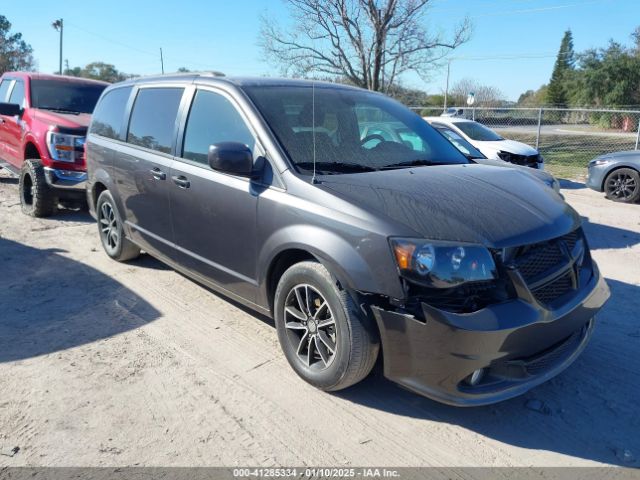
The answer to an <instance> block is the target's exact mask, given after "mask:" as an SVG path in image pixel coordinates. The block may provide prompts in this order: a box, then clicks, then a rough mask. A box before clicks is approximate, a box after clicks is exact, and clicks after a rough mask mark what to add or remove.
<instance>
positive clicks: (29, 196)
mask: <svg viewBox="0 0 640 480" xmlns="http://www.w3.org/2000/svg"><path fill="white" fill-rule="evenodd" d="M18 188H19V191H20V206H21V207H22V213H24V214H26V215H29V216H32V217H48V216H50V215H53V213H55V211H56V206H57V203H58V199H57V198H56V195H55V192H54V191H53V190H52V189H51V187H49V185H48V184H47V180H46V177H45V174H44V167H43V166H42V162H41V161H40V160H25V161H24V163H23V164H22V168H21V169H20V180H19V181H18Z"/></svg>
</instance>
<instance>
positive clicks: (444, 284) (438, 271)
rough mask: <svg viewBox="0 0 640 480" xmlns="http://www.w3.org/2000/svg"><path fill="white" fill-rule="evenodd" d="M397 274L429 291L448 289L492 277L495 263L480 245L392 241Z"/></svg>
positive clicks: (427, 241) (415, 240) (407, 239)
mask: <svg viewBox="0 0 640 480" xmlns="http://www.w3.org/2000/svg"><path fill="white" fill-rule="evenodd" d="M390 242H391V249H392V251H393V254H394V257H395V260H396V264H397V265H398V270H399V271H400V275H402V276H403V277H404V278H406V279H407V280H410V281H412V282H414V283H418V284H421V285H424V286H427V287H432V288H451V287H455V286H457V285H461V284H463V283H466V282H477V281H483V280H492V279H495V278H496V264H495V262H494V260H493V257H492V256H491V253H490V252H489V250H487V248H485V247H483V246H481V245H473V244H464V243H452V242H439V241H438V242H435V241H430V240H421V239H412V238H392V239H391V240H390Z"/></svg>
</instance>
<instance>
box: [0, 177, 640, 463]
mask: <svg viewBox="0 0 640 480" xmlns="http://www.w3.org/2000/svg"><path fill="white" fill-rule="evenodd" d="M16 183H17V182H16V181H15V180H14V179H11V178H9V177H8V176H7V174H6V173H3V172H0V467H1V466H23V465H31V466H128V465H145V466H215V465H225V466H235V465H260V466H294V465H295V466H303V465H315V466H319V465H321V466H345V465H352V466H367V465H375V466H410V465H420V466H434V467H444V466H529V465H533V466H556V465H564V466H569V465H594V464H614V465H624V466H640V415H639V411H640V410H639V408H638V403H639V402H640V314H639V312H640V205H617V204H614V203H612V202H609V201H606V200H605V199H604V198H603V197H602V195H600V194H597V193H595V192H592V191H590V190H588V189H585V188H584V186H582V185H580V184H577V183H571V182H567V183H565V186H566V187H567V188H565V189H564V191H563V193H564V194H565V195H566V197H567V200H568V201H569V203H570V204H571V205H572V206H573V207H574V208H576V209H577V210H578V211H579V212H580V214H581V215H582V216H583V217H584V218H585V229H586V232H587V236H588V238H589V241H590V243H591V246H592V249H593V256H594V257H595V259H596V260H597V262H598V264H599V265H600V267H601V270H602V271H603V273H604V275H605V276H606V278H607V279H608V283H609V285H610V287H611V290H612V299H611V301H610V302H609V303H608V305H607V306H606V307H605V309H604V310H603V311H602V312H601V314H600V316H599V320H598V324H597V328H596V331H595V333H594V337H593V340H592V342H591V344H590V345H589V346H588V348H587V349H586V351H585V352H584V353H583V355H582V356H581V357H580V358H579V359H578V360H577V361H576V363H575V364H574V365H573V366H571V367H570V368H569V369H568V370H567V371H565V372H564V373H563V374H561V375H560V376H559V377H557V378H556V379H554V380H552V381H550V382H548V383H547V384H545V385H542V386H540V387H538V388H536V389H535V390H533V391H531V392H529V393H528V394H526V395H524V396H522V397H519V398H516V399H513V400H510V401H507V402H504V403H501V404H498V405H493V406H488V407H482V408H473V409H459V408H453V407H448V406H444V405H440V404H437V403H435V402H432V401H430V400H427V399H425V398H422V397H419V396H416V395H414V394H412V393H409V392H406V391H404V390H402V389H401V388H399V387H397V386H395V385H394V384H392V383H391V382H389V381H387V380H385V379H384V378H383V377H382V376H381V375H380V374H379V373H377V374H374V375H372V376H370V377H369V378H368V379H367V380H365V381H364V382H363V383H361V384H359V385H357V386H355V387H352V388H350V389H348V390H346V391H344V392H341V393H338V394H326V393H322V392H320V391H317V390H315V389H314V388H312V387H311V386H309V385H307V384H305V383H304V382H302V381H301V380H300V379H298V378H297V377H296V375H295V374H294V373H293V371H292V370H291V369H290V368H289V366H288V364H287V363H286V361H285V360H284V358H283V356H282V354H281V353H280V349H279V346H278V343H277V338H276V333H275V330H274V327H273V323H272V322H271V321H270V320H269V319H268V318H265V317H260V316H256V315H254V314H252V313H251V312H249V311H247V310H245V309H243V308H240V307H239V306H237V305H236V304H233V303H230V302H228V301H227V300H225V299H224V298H222V297H219V296H217V295H216V294H214V293H212V292H210V291H209V290H207V289H205V288H203V287H201V286H199V285H198V284H196V283H194V282H193V281H190V280H188V279H187V278H185V277H183V276H181V275H179V274H177V273H175V272H174V271H172V270H170V269H168V268H167V267H165V266H164V265H163V264H161V263H160V262H158V261H156V260H154V259H153V258H150V257H149V256H143V257H141V258H140V259H139V260H136V261H135V262H132V263H130V264H118V263H116V262H114V261H111V260H109V259H108V258H107V256H106V255H105V254H104V253H103V251H102V248H101V246H100V243H99V239H98V235H97V231H96V226H95V224H94V222H93V221H92V219H91V218H90V217H89V216H88V214H86V213H81V212H71V211H65V212H62V213H61V214H59V215H58V216H56V217H54V218H51V219H32V218H29V217H26V216H24V215H23V214H22V213H21V212H20V205H19V202H18V194H17V184H16Z"/></svg>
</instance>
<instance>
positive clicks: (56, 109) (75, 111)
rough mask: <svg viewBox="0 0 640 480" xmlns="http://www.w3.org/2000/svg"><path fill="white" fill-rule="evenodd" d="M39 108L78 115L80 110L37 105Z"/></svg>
mask: <svg viewBox="0 0 640 480" xmlns="http://www.w3.org/2000/svg"><path fill="white" fill-rule="evenodd" d="M38 108H39V109H41V110H51V111H52V112H62V113H75V114H76V115H80V114H81V113H82V112H80V111H78V110H69V109H67V108H58V107H38Z"/></svg>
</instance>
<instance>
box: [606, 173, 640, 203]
mask: <svg viewBox="0 0 640 480" xmlns="http://www.w3.org/2000/svg"><path fill="white" fill-rule="evenodd" d="M637 189H638V184H637V182H636V180H635V178H633V177H632V176H631V175H627V174H626V173H614V174H613V175H611V177H610V178H609V179H608V180H607V194H608V195H609V196H610V197H613V198H615V199H617V200H628V199H629V198H631V197H632V196H633V195H634V194H635V192H636V190H637Z"/></svg>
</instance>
